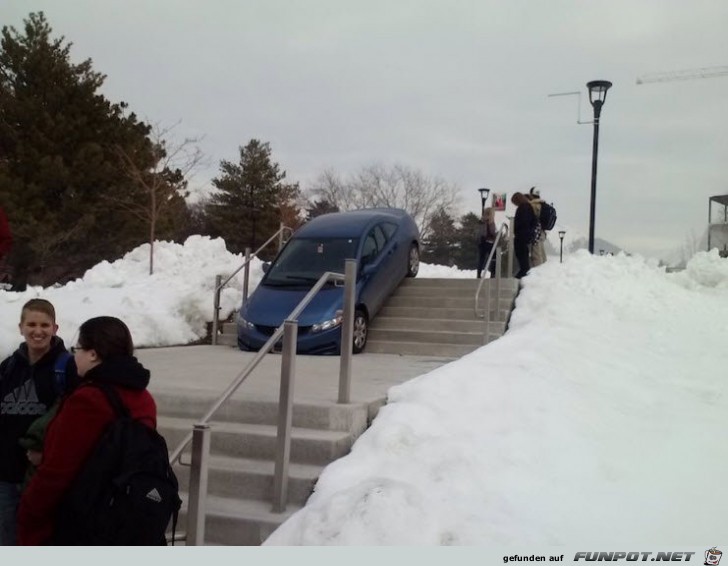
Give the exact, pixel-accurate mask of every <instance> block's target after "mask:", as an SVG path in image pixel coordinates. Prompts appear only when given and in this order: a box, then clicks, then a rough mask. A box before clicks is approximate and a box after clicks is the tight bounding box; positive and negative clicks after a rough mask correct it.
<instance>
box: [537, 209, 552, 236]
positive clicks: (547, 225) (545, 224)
mask: <svg viewBox="0 0 728 566" xmlns="http://www.w3.org/2000/svg"><path fill="white" fill-rule="evenodd" d="M538 220H539V222H540V223H541V229H542V230H543V231H544V232H545V231H547V230H553V229H554V226H555V225H556V209H555V208H554V207H553V205H551V204H548V203H547V202H543V203H541V214H540V216H539V218H538Z"/></svg>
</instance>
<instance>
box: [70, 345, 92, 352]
mask: <svg viewBox="0 0 728 566" xmlns="http://www.w3.org/2000/svg"><path fill="white" fill-rule="evenodd" d="M69 349H70V350H71V353H72V354H75V353H76V352H81V351H82V350H88V348H82V347H81V346H71V347H70V348H69Z"/></svg>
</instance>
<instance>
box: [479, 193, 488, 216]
mask: <svg viewBox="0 0 728 566" xmlns="http://www.w3.org/2000/svg"><path fill="white" fill-rule="evenodd" d="M478 192H479V193H480V215H481V216H482V215H483V212H485V203H486V202H487V201H488V194H490V189H486V188H485V187H482V188H480V189H478Z"/></svg>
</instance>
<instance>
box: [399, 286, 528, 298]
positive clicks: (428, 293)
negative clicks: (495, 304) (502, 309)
mask: <svg viewBox="0 0 728 566" xmlns="http://www.w3.org/2000/svg"><path fill="white" fill-rule="evenodd" d="M475 290H476V289H473V290H472V293H469V292H468V291H467V290H466V289H463V288H460V287H432V286H423V287H412V286H410V287H405V286H399V287H397V289H396V290H395V292H394V293H393V294H392V296H393V297H442V296H448V295H456V296H458V297H470V298H471V301H473V302H475ZM488 290H489V287H488V285H487V284H486V285H483V288H482V289H481V290H480V294H479V296H480V300H481V301H482V300H483V297H485V295H486V294H487V293H488ZM490 293H491V296H492V297H494V298H495V287H493V288H492V289H491V290H490ZM498 294H499V295H500V297H501V298H502V299H512V298H513V297H514V296H515V294H516V291H515V290H514V289H512V288H509V287H503V286H501V288H500V289H499V292H498Z"/></svg>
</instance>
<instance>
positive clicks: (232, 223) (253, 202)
mask: <svg viewBox="0 0 728 566" xmlns="http://www.w3.org/2000/svg"><path fill="white" fill-rule="evenodd" d="M239 150H240V160H239V162H238V163H232V162H230V161H226V160H223V161H221V162H220V173H221V174H220V176H219V177H216V178H214V179H213V180H212V184H213V186H214V187H215V188H217V189H218V190H219V192H218V193H216V194H214V195H213V196H212V197H211V198H210V202H209V204H208V205H207V217H208V218H207V219H208V221H209V224H210V231H211V233H212V235H214V236H219V237H222V238H223V239H224V240H225V242H226V244H227V247H228V249H229V250H230V251H231V252H234V253H241V252H243V251H244V250H245V248H246V247H250V248H251V249H252V250H253V251H255V250H256V249H257V248H258V246H260V245H261V244H262V243H264V242H265V241H266V240H267V239H268V238H270V237H271V236H272V235H273V234H275V233H276V232H277V231H278V229H279V227H280V223H281V222H282V221H284V219H283V214H282V213H283V212H284V209H290V208H291V207H294V206H295V200H296V199H297V197H298V196H299V188H298V183H294V184H286V183H283V179H285V177H286V173H285V171H281V169H280V166H279V165H278V163H274V162H273V161H271V149H270V144H268V143H263V142H261V141H259V140H256V139H251V140H250V142H248V145H246V146H245V147H240V148H239ZM291 216H292V215H291V213H290V210H288V211H287V212H286V217H287V219H288V221H289V222H290V218H291ZM297 216H298V212H297V209H296V217H297ZM273 251H275V249H274V248H271V247H269V248H268V249H267V250H266V253H264V254H263V257H269V256H270V255H271V253H272V252H273Z"/></svg>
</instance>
